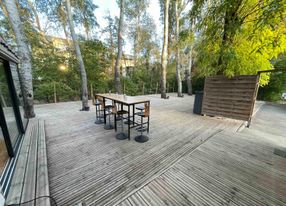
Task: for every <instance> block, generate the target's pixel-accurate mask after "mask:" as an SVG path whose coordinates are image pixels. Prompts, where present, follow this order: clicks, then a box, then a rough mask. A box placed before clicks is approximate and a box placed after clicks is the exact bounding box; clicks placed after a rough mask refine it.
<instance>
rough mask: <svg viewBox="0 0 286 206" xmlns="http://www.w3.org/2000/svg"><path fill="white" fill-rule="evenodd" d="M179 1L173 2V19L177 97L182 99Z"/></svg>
mask: <svg viewBox="0 0 286 206" xmlns="http://www.w3.org/2000/svg"><path fill="white" fill-rule="evenodd" d="M178 4H179V0H175V18H176V77H177V85H178V97H182V96H183V94H182V79H181V62H180V50H179V45H178V43H179V35H180V13H179V8H178V7H179V5H178Z"/></svg>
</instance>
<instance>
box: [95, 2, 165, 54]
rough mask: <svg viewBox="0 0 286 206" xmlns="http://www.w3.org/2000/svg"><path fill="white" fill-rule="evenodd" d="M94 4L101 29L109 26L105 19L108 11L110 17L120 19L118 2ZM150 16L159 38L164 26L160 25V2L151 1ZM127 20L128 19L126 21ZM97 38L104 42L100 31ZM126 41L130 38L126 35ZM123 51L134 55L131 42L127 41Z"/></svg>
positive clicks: (148, 10)
mask: <svg viewBox="0 0 286 206" xmlns="http://www.w3.org/2000/svg"><path fill="white" fill-rule="evenodd" d="M93 2H94V4H95V5H97V6H98V7H99V8H97V9H96V10H95V16H96V18H97V22H98V24H99V25H100V27H101V28H104V27H106V26H107V22H106V21H105V19H104V18H103V17H104V16H105V15H106V14H107V13H108V11H110V15H111V16H112V17H114V16H117V17H119V13H120V9H119V7H118V5H117V3H116V0H93ZM147 12H148V13H149V15H150V16H151V17H152V18H153V20H154V22H155V24H156V27H157V28H156V30H157V31H156V32H157V34H158V37H160V34H162V32H161V30H162V25H161V23H160V5H159V0H150V5H149V7H148V9H147ZM125 20H126V19H125ZM97 36H98V38H99V39H100V40H104V36H103V35H102V34H101V32H100V29H98V30H97ZM124 38H125V41H126V40H128V37H127V36H126V35H125V37H124ZM123 51H124V53H126V54H132V44H131V42H128V41H126V45H125V46H124V47H123Z"/></svg>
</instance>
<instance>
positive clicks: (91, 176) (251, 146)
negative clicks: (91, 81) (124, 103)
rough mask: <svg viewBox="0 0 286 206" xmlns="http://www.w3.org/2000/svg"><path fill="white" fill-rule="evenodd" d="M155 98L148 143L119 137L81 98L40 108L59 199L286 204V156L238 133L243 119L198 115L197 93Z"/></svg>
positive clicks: (52, 181)
mask: <svg viewBox="0 0 286 206" xmlns="http://www.w3.org/2000/svg"><path fill="white" fill-rule="evenodd" d="M150 98H151V128H150V141H149V142H147V143H144V144H139V143H137V142H135V141H134V140H133V139H131V141H128V140H124V141H119V140H116V139H115V133H114V131H106V130H104V129H103V126H102V125H95V124H94V119H95V117H94V115H95V112H94V109H93V108H92V110H91V111H90V112H80V111H79V109H80V105H81V104H80V102H69V103H60V104H51V105H39V106H38V107H37V108H36V111H37V114H38V117H41V118H44V119H45V122H46V125H45V126H46V135H47V147H48V166H49V181H50V190H51V195H52V196H53V197H54V198H55V199H56V200H57V202H58V204H59V205H72V204H76V203H79V202H85V203H86V204H87V205H115V204H120V205H203V204H209V205H216V204H224V205H243V204H245V205H249V204H250V203H253V204H256V205H266V204H267V203H269V204H273V205H275V204H276V205H279V204H280V205H283V204H286V200H285V191H286V190H285V184H286V176H285V174H286V168H285V165H286V160H285V158H284V159H283V158H281V157H279V156H274V155H273V153H272V152H271V151H272V149H273V146H269V145H267V144H266V143H265V142H263V141H262V143H260V142H258V141H257V139H255V138H254V139H253V137H252V136H251V134H244V133H243V132H244V131H243V132H242V133H235V132H236V131H237V130H238V128H239V127H240V125H241V123H242V122H240V121H235V120H229V119H221V118H215V117H213V118H211V117H202V116H197V115H193V114H192V104H193V97H188V96H186V97H185V98H176V97H171V98H170V99H169V100H162V99H160V98H159V97H158V96H154V95H153V96H150ZM285 113H286V112H285ZM276 182H277V184H276ZM283 195H284V197H283Z"/></svg>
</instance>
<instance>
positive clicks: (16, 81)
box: [10, 62, 28, 128]
mask: <svg viewBox="0 0 286 206" xmlns="http://www.w3.org/2000/svg"><path fill="white" fill-rule="evenodd" d="M10 69H11V73H12V77H13V81H14V86H15V90H16V94H17V97H18V104H19V109H20V113H21V117H22V121H23V125H24V128H25V127H26V124H27V122H28V121H27V119H26V118H25V115H24V108H23V105H24V103H23V97H22V96H23V95H22V89H21V85H20V80H19V75H18V70H17V64H15V63H13V62H10Z"/></svg>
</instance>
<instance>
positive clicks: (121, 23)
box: [114, 0, 125, 94]
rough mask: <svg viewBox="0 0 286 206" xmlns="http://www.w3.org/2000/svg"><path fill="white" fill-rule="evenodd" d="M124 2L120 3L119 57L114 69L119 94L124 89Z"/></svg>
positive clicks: (116, 88)
mask: <svg viewBox="0 0 286 206" xmlns="http://www.w3.org/2000/svg"><path fill="white" fill-rule="evenodd" d="M124 3H125V2H124V0H121V1H120V17H119V25H118V32H117V33H118V34H117V35H118V36H117V38H118V41H117V46H118V52H117V57H116V62H115V68H114V82H115V90H116V92H118V93H119V94H121V93H122V88H121V82H120V73H119V70H120V60H121V57H122V36H123V34H122V33H123V22H124V6H125V5H124Z"/></svg>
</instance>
